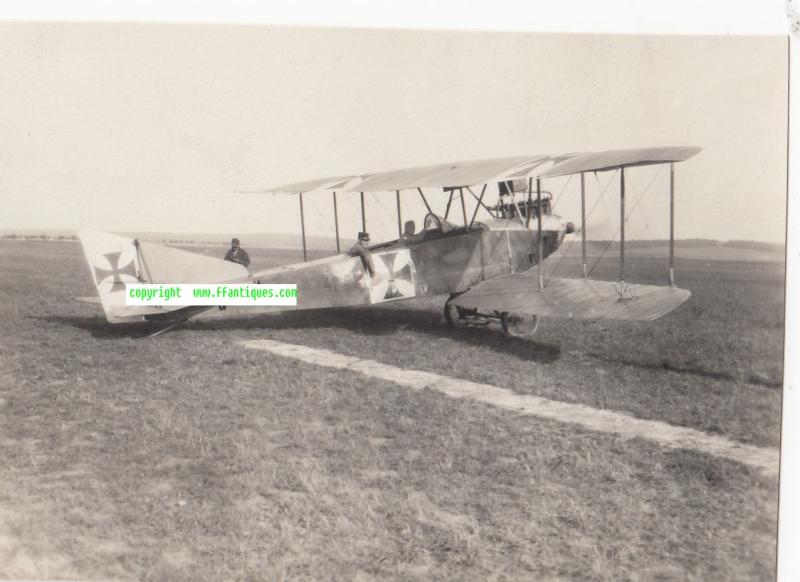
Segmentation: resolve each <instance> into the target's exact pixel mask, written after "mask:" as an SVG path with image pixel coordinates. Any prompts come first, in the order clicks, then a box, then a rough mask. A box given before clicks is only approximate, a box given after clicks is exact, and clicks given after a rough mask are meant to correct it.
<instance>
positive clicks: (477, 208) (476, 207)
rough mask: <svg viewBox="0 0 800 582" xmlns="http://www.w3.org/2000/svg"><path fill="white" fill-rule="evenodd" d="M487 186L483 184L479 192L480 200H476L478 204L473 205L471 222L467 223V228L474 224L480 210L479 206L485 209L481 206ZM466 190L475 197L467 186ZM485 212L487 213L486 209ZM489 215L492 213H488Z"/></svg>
mask: <svg viewBox="0 0 800 582" xmlns="http://www.w3.org/2000/svg"><path fill="white" fill-rule="evenodd" d="M487 185H488V184H484V185H483V190H481V196H480V198H478V203H477V204H476V205H475V212H473V213H472V220H470V221H469V226H472V225H473V224H475V217H476V216H478V210H480V208H481V206H483V207H484V208H486V207H485V206H484V205H483V195H484V194H486V186H487ZM467 190H468V191H469V193H470V194H472V195H473V196H475V193H474V192H473V191H472V190H470V189H469V186H467ZM486 210H487V211H488V210H489V209H488V208H487V209H486ZM489 215H490V216H491V215H492V213H491V212H489Z"/></svg>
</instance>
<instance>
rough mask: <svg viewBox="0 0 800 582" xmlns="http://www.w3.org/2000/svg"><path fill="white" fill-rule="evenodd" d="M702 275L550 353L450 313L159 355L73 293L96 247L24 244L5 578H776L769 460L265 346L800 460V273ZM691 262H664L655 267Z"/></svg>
mask: <svg viewBox="0 0 800 582" xmlns="http://www.w3.org/2000/svg"><path fill="white" fill-rule="evenodd" d="M195 250H196V249H195ZM218 251H219V249H218V248H217V249H207V250H206V252H208V253H211V254H213V253H217V252H218ZM251 254H254V255H255V256H254V258H255V260H256V262H257V263H258V264H259V266H266V264H268V263H281V262H287V261H289V260H292V258H293V257H292V256H290V254H289V253H285V252H281V253H277V252H268V251H257V252H255V253H251ZM570 260H571V261H573V259H570ZM570 267H571V268H572V269H574V261H573V265H571V266H570ZM679 268H680V270H679V273H678V277H679V283H680V285H681V286H683V287H685V288H688V289H690V290H691V291H692V292H693V296H692V298H691V299H690V300H689V302H688V303H686V304H685V305H683V306H682V307H680V308H679V309H678V310H676V311H675V312H674V313H672V314H670V315H668V316H666V317H664V318H663V319H661V320H658V321H656V322H652V323H647V324H644V323H643V324H633V323H613V322H611V323H609V322H606V323H602V324H601V323H584V322H572V321H567V322H563V321H555V320H551V321H544V322H543V323H542V325H541V326H540V328H539V331H538V332H537V335H536V336H535V337H534V339H533V340H529V341H522V340H512V339H508V338H505V337H503V336H502V335H500V334H499V333H493V332H491V331H486V330H483V331H479V330H473V329H457V330H452V329H448V328H447V327H446V326H445V325H444V323H443V319H442V316H441V307H442V304H443V299H431V300H427V301H424V302H421V303H420V304H393V305H391V306H387V307H383V308H378V309H340V310H326V311H315V312H305V313H302V312H301V313H286V314H275V315H262V316H256V317H253V318H233V319H231V318H228V319H222V318H206V319H198V320H196V321H192V322H189V323H188V324H187V325H185V326H184V327H182V328H178V329H177V330H175V331H173V332H171V333H168V334H166V335H164V336H161V337H159V338H156V339H143V338H142V337H141V336H142V335H143V334H144V333H145V332H146V331H148V330H147V329H145V328H138V327H134V328H133V329H131V330H128V331H123V330H120V329H118V328H112V327H111V326H109V325H108V324H106V323H105V319H104V318H103V317H102V316H101V315H100V313H99V311H96V310H95V309H93V306H89V305H85V304H82V303H78V302H74V301H70V300H69V298H70V297H73V296H81V295H94V294H95V292H94V289H93V286H92V284H91V281H90V276H89V272H88V267H87V266H86V265H85V264H84V262H83V257H82V254H81V251H80V247H79V246H78V245H76V244H74V243H44V242H42V243H39V242H12V241H0V289H2V292H3V298H4V301H3V302H2V305H1V306H0V309H1V310H2V324H0V325H2V328H3V329H2V332H3V333H2V335H3V340H2V343H0V420H1V422H0V436H1V437H2V438H1V439H0V451H1V453H0V454H1V455H2V456H1V457H0V459H1V460H2V463H0V578H22V579H24V578H38V579H43V578H83V579H98V578H102V579H146V580H167V579H170V580H171V579H176V580H196V579H270V580H273V579H276V580H280V579H292V580H294V579H308V580H330V579H332V580H371V579H376V578H377V579H391V580H444V579H448V580H450V579H457V580H462V579H474V580H520V579H522V580H563V579H579V580H653V581H655V580H769V579H771V578H772V577H774V562H775V535H776V513H777V482H776V480H774V479H770V478H768V477H765V476H763V475H761V474H760V473H757V472H756V471H755V470H754V469H751V468H748V467H746V466H743V465H739V464H736V463H734V462H731V461H725V460H721V459H718V458H715V457H711V456H705V455H701V454H698V453H693V452H690V451H685V450H665V449H662V448H660V447H658V446H657V445H654V444H652V443H650V442H647V441H644V440H635V439H634V440H623V439H621V438H619V437H615V436H613V435H609V434H596V433H590V432H588V431H585V430H582V429H578V428H576V427H574V426H571V425H566V424H561V423H557V422H554V421H544V420H538V419H534V418H531V417H521V416H516V415H513V414H510V413H508V412H503V411H501V410H496V409H494V408H491V407H488V406H485V405H480V404H477V403H473V402H470V401H466V400H453V399H448V398H447V397H445V396H443V395H441V394H438V393H435V392H431V391H424V392H421V393H416V392H409V391H407V390H406V389H403V388H400V387H398V386H393V385H390V384H389V385H387V384H386V383H382V382H378V381H375V380H371V379H367V378H365V377H363V376H359V375H357V374H355V373H353V372H349V371H337V370H331V369H326V368H319V367H315V366H310V365H306V364H303V363H300V362H297V361H293V360H286V359H283V358H279V357H277V356H273V355H269V354H265V353H262V352H254V351H248V350H244V349H243V348H241V347H240V346H238V344H237V342H238V341H240V340H245V339H259V338H270V339H274V340H278V341H285V342H290V343H297V344H303V345H309V346H314V347H322V348H326V349H329V350H334V351H337V352H340V353H343V354H349V355H356V356H359V357H365V358H370V359H374V360H378V361H381V362H384V363H389V364H392V365H395V366H399V367H404V368H415V369H420V370H426V371H431V372H436V373H439V374H444V375H447V376H451V377H455V378H464V379H469V380H473V381H477V382H484V383H489V384H495V385H498V386H502V387H505V388H508V389H511V390H513V391H515V392H519V393H526V394H536V395H541V396H546V397H549V398H553V399H558V400H564V401H568V402H577V403H583V404H588V405H591V406H594V407H599V408H607V409H613V410H619V411H625V412H627V413H629V414H632V415H634V416H637V417H641V418H652V419H657V420H662V421H665V422H669V423H672V424H676V425H681V426H688V427H694V428H699V429H702V430H705V431H708V432H712V433H717V434H722V435H725V436H727V437H729V438H732V439H735V440H738V441H740V442H744V443H750V444H756V445H759V446H777V445H778V444H779V427H780V402H781V398H780V396H781V395H780V384H781V368H782V336H783V327H782V321H783V265H782V264H779V263H760V262H751V263H741V262H735V261H730V260H725V261H713V260H706V259H686V260H683V261H682V262H681V264H680V265H679ZM614 269H615V263H614V262H613V261H603V262H601V263H600V264H599V265H598V268H597V270H596V274H597V275H598V276H600V277H603V276H614V274H615V270H614ZM562 270H566V266H564V267H562ZM663 271H664V265H663V261H660V260H657V261H656V260H652V259H648V258H646V257H641V258H639V260H638V262H637V264H636V265H635V278H636V280H638V281H639V282H642V283H646V282H659V281H662V280H663V278H664V273H663Z"/></svg>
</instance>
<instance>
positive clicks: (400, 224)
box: [394, 190, 403, 238]
mask: <svg viewBox="0 0 800 582" xmlns="http://www.w3.org/2000/svg"><path fill="white" fill-rule="evenodd" d="M394 195H395V196H396V197H397V236H398V238H403V213H402V212H401V211H400V190H395V191H394Z"/></svg>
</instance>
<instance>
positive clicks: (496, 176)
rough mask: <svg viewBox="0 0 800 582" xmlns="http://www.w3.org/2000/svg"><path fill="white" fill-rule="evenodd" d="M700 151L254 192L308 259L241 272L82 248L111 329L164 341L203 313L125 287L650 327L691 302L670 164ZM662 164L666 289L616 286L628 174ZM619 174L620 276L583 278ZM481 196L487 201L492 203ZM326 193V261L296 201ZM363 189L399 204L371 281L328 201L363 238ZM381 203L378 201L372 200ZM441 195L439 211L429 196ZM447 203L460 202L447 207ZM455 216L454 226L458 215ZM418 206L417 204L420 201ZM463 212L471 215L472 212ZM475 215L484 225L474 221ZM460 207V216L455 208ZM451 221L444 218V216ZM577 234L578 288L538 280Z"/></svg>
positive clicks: (532, 161) (130, 248) (201, 261)
mask: <svg viewBox="0 0 800 582" xmlns="http://www.w3.org/2000/svg"><path fill="white" fill-rule="evenodd" d="M699 151H700V148H696V147H660V148H646V149H631V150H613V151H602V152H588V153H569V154H560V155H535V156H522V157H513V158H501V159H488V160H476V161H468V162H458V163H451V164H441V165H433V166H425V167H415V168H407V169H401V170H393V171H386V172H378V173H373V174H362V175H345V176H338V177H334V178H324V179H316V180H310V181H306V182H300V183H294V184H289V185H285V186H278V187H274V188H268V189H265V190H262V191H261V192H268V193H273V194H278V195H288V196H296V197H297V199H298V204H299V209H300V228H301V233H302V244H303V259H304V260H303V262H301V263H297V264H292V265H286V266H281V267H276V268H270V269H265V270H260V271H254V272H250V271H248V269H246V268H245V267H244V266H242V265H239V264H237V263H233V262H229V261H223V260H221V259H216V258H211V257H207V256H203V255H199V254H196V253H192V252H189V251H185V250H181V249H176V248H172V247H168V246H164V245H160V244H156V243H152V242H146V241H139V240H137V239H134V238H130V237H124V236H118V235H115V234H109V233H104V232H90V231H82V232H81V233H80V240H81V242H82V246H83V250H84V254H85V256H86V259H87V261H88V263H89V266H90V269H91V273H92V277H93V280H94V283H95V285H96V287H97V291H98V294H99V301H100V303H101V304H102V307H103V310H104V311H105V315H106V318H107V319H108V321H109V322H111V323H129V322H140V321H151V322H154V323H160V324H162V328H161V329H160V330H159V331H158V332H157V333H162V332H163V331H166V330H167V329H170V328H172V327H174V326H175V325H177V324H179V323H181V322H183V321H186V320H187V319H189V318H191V317H193V316H195V315H198V314H199V313H202V312H203V311H206V310H208V309H214V308H213V307H208V306H188V307H187V306H172V307H170V306H128V305H126V304H125V294H124V290H125V284H126V283H165V284H166V283H169V284H175V283H197V284H206V283H208V284H210V283H225V284H232V283H249V284H286V283H295V284H297V289H298V299H297V305H296V306H291V307H287V306H274V307H271V308H263V307H262V308H259V312H262V311H264V310H267V311H278V310H287V309H292V310H294V309H297V310H300V309H322V308H332V307H345V306H358V305H376V304H382V303H386V302H390V301H410V300H414V299H417V298H421V297H429V296H437V295H447V296H448V299H447V301H446V303H445V307H444V317H445V320H446V321H447V323H448V324H450V325H470V324H472V323H474V324H480V323H481V322H487V321H496V322H499V324H500V326H501V327H502V329H503V330H504V331H505V332H506V333H507V334H509V335H522V336H524V335H530V334H531V333H533V332H535V330H536V328H537V326H538V322H539V318H540V317H554V318H572V319H583V320H598V319H614V320H628V321H649V320H653V319H656V318H658V317H661V316H663V315H665V314H667V313H669V312H670V311H672V310H673V309H675V308H676V307H678V306H679V305H680V304H681V303H683V302H684V301H686V300H687V299H688V298H689V296H690V292H689V291H688V290H685V289H680V288H678V287H677V286H676V285H675V261H674V258H675V256H674V241H675V235H674V233H675V180H674V175H675V164H676V163H678V162H682V161H685V160H687V159H689V158H691V157H692V156H694V155H695V154H697V153H698V152H699ZM656 164H663V165H668V166H669V171H670V180H669V209H670V210H669V268H668V272H667V273H666V277H665V284H664V285H642V284H637V285H635V286H634V285H630V284H629V283H628V282H626V280H625V275H626V266H625V225H626V222H627V220H628V218H629V213H630V210H631V208H630V206H629V207H628V208H627V209H626V200H627V196H628V194H627V192H626V174H625V172H626V169H628V168H631V167H637V166H645V165H656ZM611 171H614V172H615V173H618V174H619V198H618V200H619V217H620V218H619V231H618V232H619V278H618V280H616V281H602V280H595V279H592V278H590V277H589V272H588V270H587V258H586V244H587V241H586V188H585V177H586V175H587V174H589V173H594V174H598V173H604V172H611ZM564 176H580V185H581V188H580V196H581V221H580V224H579V227H578V228H577V229H576V227H575V225H574V224H573V223H572V222H568V221H567V220H565V219H564V218H562V217H561V216H558V215H557V214H555V213H554V210H553V197H552V194H551V193H550V192H549V191H548V190H547V189H546V187H547V183H548V181H550V180H552V179H554V178H557V177H564ZM487 191H490V192H492V193H493V195H494V196H496V200H495V201H494V202H492V203H490V202H489V201H488V199H487ZM311 193H324V195H326V196H327V195H329V196H330V197H331V201H332V206H333V218H334V223H335V224H334V225H335V232H336V250H337V253H336V254H335V255H333V256H327V257H324V258H321V259H316V260H308V249H307V244H306V240H307V239H306V224H305V216H304V206H303V205H304V196H308V195H309V194H311ZM365 193H380V195H383V196H392V195H394V198H395V201H396V205H397V238H396V239H394V240H387V241H382V242H379V243H378V244H374V245H372V246H369V247H368V251H369V253H370V254H371V258H372V261H373V265H374V273H373V274H370V272H369V270H368V269H367V265H366V264H365V263H364V261H363V260H362V258H360V257H358V256H351V255H350V254H348V253H342V252H341V251H342V249H341V239H340V234H339V215H338V206H337V196H340V197H341V196H353V197H355V196H359V197H360V202H361V226H362V229H363V230H364V231H366V230H367V224H366V217H365V212H364V195H365ZM401 193H403V194H405V195H406V196H408V195H409V194H410V195H412V196H414V197H417V196H418V197H419V200H421V201H422V202H423V203H424V207H425V209H426V214H425V216H424V218H423V220H422V222H421V225H422V228H421V229H420V230H419V231H417V229H416V222H414V221H407V222H406V223H405V224H404V222H403V218H402V206H401ZM376 195H378V194H376ZM437 196H438V197H441V199H442V201H443V199H444V198H446V199H447V207H446V209H445V211H444V212H439V213H437V212H435V211H434V210H433V208H432V204H431V202H432V200H433V197H437ZM454 202H455V203H454ZM457 205H458V206H460V207H461V213H460V214H461V216H460V217H459V218H454V216H453V215H456V214H458V212H457V210H455V208H453V207H456V206H457ZM419 206H420V207H421V205H419ZM470 206H471V207H470ZM480 209H483V210H485V214H486V215H487V216H488V217H489V218H486V219H483V218H482V219H481V220H477V215H478V212H479V210H480ZM454 210H455V211H454ZM451 212H452V215H451ZM578 233H580V235H581V245H582V252H581V256H582V265H583V266H582V273H580V274H579V275H578V276H577V277H575V278H555V277H552V278H547V279H546V278H545V277H544V271H543V263H544V261H545V259H546V258H547V257H548V256H550V255H551V254H552V253H554V252H555V251H556V250H557V249H558V248H559V246H560V245H561V244H562V242H563V241H564V239H565V237H566V236H567V235H571V234H576V235H577V234H578Z"/></svg>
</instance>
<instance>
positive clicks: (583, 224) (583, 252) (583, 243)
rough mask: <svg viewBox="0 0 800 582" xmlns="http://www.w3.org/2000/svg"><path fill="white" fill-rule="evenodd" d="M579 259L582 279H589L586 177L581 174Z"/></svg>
mask: <svg viewBox="0 0 800 582" xmlns="http://www.w3.org/2000/svg"><path fill="white" fill-rule="evenodd" d="M581 257H583V278H584V279H586V278H587V277H589V274H588V272H587V271H586V175H585V174H584V173H583V172H581Z"/></svg>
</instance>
